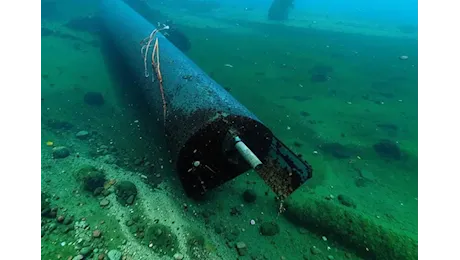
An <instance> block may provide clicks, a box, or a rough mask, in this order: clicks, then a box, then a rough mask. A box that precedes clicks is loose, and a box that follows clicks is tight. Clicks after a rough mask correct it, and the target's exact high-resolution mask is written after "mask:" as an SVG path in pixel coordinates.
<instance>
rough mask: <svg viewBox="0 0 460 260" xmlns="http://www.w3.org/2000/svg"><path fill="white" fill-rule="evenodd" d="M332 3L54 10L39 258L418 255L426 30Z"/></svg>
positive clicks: (93, 5)
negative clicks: (420, 45)
mask: <svg viewBox="0 0 460 260" xmlns="http://www.w3.org/2000/svg"><path fill="white" fill-rule="evenodd" d="M320 2H321V1H312V2H309V3H303V2H301V1H293V0H259V1H250V2H249V3H246V2H243V1H241V2H238V1H205V0H188V1H185V0H165V1H157V0H124V1H123V0H100V1H90V0H84V1H70V0H67V1H57V0H42V2H41V7H42V10H41V14H42V24H41V32H42V38H41V46H42V74H41V75H42V78H41V82H42V99H41V100H42V101H41V104H42V121H41V122H42V140H41V141H42V142H41V144H42V154H41V158H42V170H41V176H42V178H41V180H42V182H41V190H42V193H41V210H42V212H41V241H42V243H41V244H42V251H41V258H42V259H70V260H76V259H99V260H102V259H105V260H107V259H110V260H120V259H133V260H134V259H139V260H141V259H209V260H217V259H223V260H227V259H260V260H262V259H269V260H272V259H273V260H276V259H287V260H290V259H308V260H312V259H318V260H319V259H378V260H385V259H391V260H395V259H396V260H397V259H417V257H418V250H417V246H418V239H417V225H418V224H417V205H418V202H417V194H418V191H417V189H418V187H417V171H418V170H417V160H418V159H417V149H418V148H417V84H418V83H417V62H418V61H417V22H416V21H415V22H413V21H411V20H410V19H407V20H404V19H402V18H401V17H397V15H395V12H390V13H392V15H393V16H391V15H387V17H384V12H383V11H382V12H378V14H381V17H377V16H378V15H374V14H371V13H366V8H369V6H371V5H370V4H367V5H366V6H365V7H363V8H361V11H360V13H359V12H358V13H356V10H355V9H352V8H351V7H350V9H344V8H346V7H347V5H349V6H353V8H354V7H357V6H358V7H359V5H365V2H362V1H352V2H350V3H349V4H347V5H346V4H344V3H341V2H338V3H337V4H338V5H339V4H340V5H339V6H327V5H325V4H321V3H320ZM394 5H395V6H396V5H397V3H396V2H395V3H394ZM374 7H375V6H374ZM395 8H397V6H396V7H395ZM358 9H359V8H358ZM376 9H378V7H375V8H374V9H373V10H376ZM352 10H353V12H352ZM369 10H370V9H369ZM382 10H383V9H382ZM404 10H406V12H407V8H406V9H404ZM413 12H414V14H413V15H415V16H416V12H417V10H416V9H415V10H413ZM360 15H361V16H363V17H364V18H362V19H361V18H360ZM384 18H386V20H385V19H384Z"/></svg>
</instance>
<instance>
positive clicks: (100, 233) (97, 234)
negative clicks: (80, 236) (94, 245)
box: [93, 229, 102, 238]
mask: <svg viewBox="0 0 460 260" xmlns="http://www.w3.org/2000/svg"><path fill="white" fill-rule="evenodd" d="M101 235H102V231H100V230H99V229H96V230H94V231H93V237H96V238H97V237H101Z"/></svg>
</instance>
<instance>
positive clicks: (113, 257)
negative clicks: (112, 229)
mask: <svg viewBox="0 0 460 260" xmlns="http://www.w3.org/2000/svg"><path fill="white" fill-rule="evenodd" d="M107 256H108V257H109V259H110V260H120V259H121V252H120V251H118V250H115V249H112V250H110V251H109V253H108V254H107Z"/></svg>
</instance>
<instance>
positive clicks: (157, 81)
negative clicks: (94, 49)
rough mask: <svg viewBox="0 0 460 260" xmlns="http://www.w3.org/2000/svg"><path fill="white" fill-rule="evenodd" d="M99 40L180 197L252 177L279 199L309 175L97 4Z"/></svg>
mask: <svg viewBox="0 0 460 260" xmlns="http://www.w3.org/2000/svg"><path fill="white" fill-rule="evenodd" d="M100 18H101V22H102V25H103V28H104V29H103V37H105V38H106V39H105V40H108V41H109V42H111V44H112V45H113V47H114V48H115V49H116V50H117V51H118V52H119V54H120V57H122V60H123V62H124V63H126V65H127V67H129V68H130V70H131V71H132V73H133V74H134V75H135V77H136V79H135V80H136V82H137V85H138V86H139V87H140V88H141V90H142V92H143V94H144V95H145V98H146V100H147V102H148V105H149V108H150V109H151V111H152V113H155V114H154V118H152V120H155V121H157V124H156V125H157V128H158V129H157V133H158V134H159V135H161V136H158V137H161V138H165V141H166V144H167V146H168V150H169V152H170V153H171V158H173V162H174V164H175V169H176V171H177V174H178V175H179V178H180V180H181V183H182V186H183V188H184V190H185V192H186V194H187V195H188V196H191V197H199V196H201V195H203V194H204V193H205V192H206V191H208V190H210V189H212V188H215V187H218V186H219V185H221V184H223V183H225V182H227V181H229V180H231V179H233V178H235V177H237V176H238V175H240V174H242V173H244V172H246V171H248V170H250V169H254V170H255V171H256V172H257V173H258V174H259V175H260V176H261V177H262V178H263V179H264V181H265V182H266V183H267V184H268V185H269V186H270V187H271V188H272V190H273V191H274V192H275V193H276V194H277V195H278V197H279V198H281V199H283V198H285V197H287V196H289V195H290V194H291V193H292V192H294V191H295V190H296V189H297V188H298V187H300V186H301V185H302V184H303V183H305V182H306V181H307V180H308V179H309V178H311V177H312V167H311V166H310V165H309V164H308V163H307V162H306V161H305V160H303V159H301V158H300V157H299V156H297V155H296V154H294V153H293V152H292V151H291V150H290V149H289V148H288V147H287V146H286V145H285V144H283V143H282V142H281V141H280V140H279V139H278V138H276V137H275V136H274V134H273V133H272V132H271V131H270V129H269V128H268V127H266V126H265V125H264V124H263V123H262V122H261V121H260V120H259V119H258V118H257V117H256V116H255V115H254V114H252V113H251V112H250V111H249V110H248V109H247V108H245V107H244V106H243V105H242V104H240V103H239V102H238V101H237V100H236V99H235V98H233V97H232V96H231V95H230V93H228V92H227V91H226V90H225V89H223V88H222V87H221V86H220V85H219V84H218V83H216V82H215V81H214V80H213V79H211V78H210V77H209V76H208V75H207V74H206V73H205V72H204V71H203V70H201V69H200V68H199V67H198V66H197V65H196V64H195V63H194V62H193V61H192V60H190V59H189V58H188V57H186V56H185V55H184V54H183V53H182V52H181V51H180V50H179V49H177V48H176V47H175V46H174V45H173V44H172V43H171V42H170V41H168V39H166V38H165V37H164V35H163V34H162V32H167V29H168V26H167V25H158V26H157V27H156V26H154V25H152V24H151V23H149V22H148V21H147V20H146V19H144V18H143V17H142V16H140V15H139V14H138V13H136V12H135V11H134V10H133V9H131V8H130V7H129V6H128V5H127V4H125V3H124V2H123V1H120V0H102V3H101V10H100Z"/></svg>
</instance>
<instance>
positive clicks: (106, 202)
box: [99, 199, 110, 207]
mask: <svg viewBox="0 0 460 260" xmlns="http://www.w3.org/2000/svg"><path fill="white" fill-rule="evenodd" d="M109 204H110V201H109V200H108V199H103V200H101V202H99V205H101V207H106V206H108V205H109Z"/></svg>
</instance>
